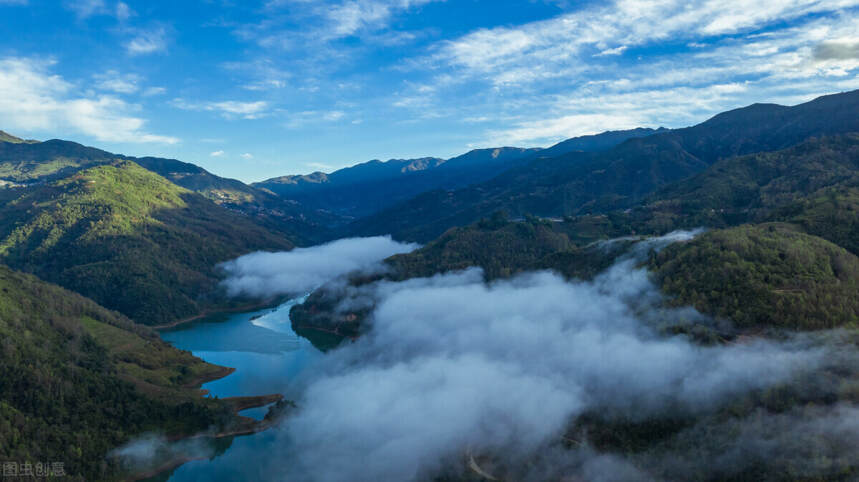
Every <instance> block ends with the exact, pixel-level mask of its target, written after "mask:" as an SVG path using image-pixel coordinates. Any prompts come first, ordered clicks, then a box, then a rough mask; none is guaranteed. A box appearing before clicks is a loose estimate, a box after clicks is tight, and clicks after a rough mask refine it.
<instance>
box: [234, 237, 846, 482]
mask: <svg viewBox="0 0 859 482" xmlns="http://www.w3.org/2000/svg"><path fill="white" fill-rule="evenodd" d="M689 237H691V233H674V236H673V237H670V238H666V239H663V240H656V241H653V240H651V241H648V242H646V243H648V244H649V245H650V246H651V247H654V246H658V245H664V244H665V243H667V242H669V241H671V240H672V239H689ZM654 243H655V244H654ZM361 245H362V242H359V241H358V240H356V241H354V242H353V246H352V248H354V249H355V250H358V251H360V249H361V247H362V246H361ZM296 251H298V250H296ZM641 251H642V253H643V254H644V255H646V254H647V253H646V250H643V249H642V250H641ZM312 254H313V255H312V256H311V253H309V252H295V253H294V257H293V258H292V259H290V262H289V263H287V264H283V265H281V266H277V264H276V263H271V262H270V261H276V259H266V258H260V259H258V260H256V262H255V263H254V266H251V265H250V264H246V265H245V267H246V268H247V272H246V273H245V275H248V274H250V273H251V272H258V273H262V274H263V276H261V279H260V280H259V282H258V283H253V284H251V285H250V286H253V287H254V291H251V292H253V293H257V294H262V293H268V294H271V293H273V292H274V293H278V292H284V291H289V290H282V289H281V287H283V286H287V287H289V286H292V284H293V283H299V287H297V288H292V290H293V291H301V288H304V287H306V286H312V284H313V283H312V282H302V281H301V280H302V279H304V278H311V279H314V280H318V279H319V278H329V277H330V275H331V274H332V273H330V272H329V271H328V270H329V265H328V263H325V262H323V258H322V256H321V255H322V253H312ZM305 257H306V258H307V259H304V258H305ZM638 261H639V260H635V259H631V258H626V259H622V260H620V261H618V262H617V263H616V264H615V265H614V266H613V267H611V268H610V269H609V270H607V271H606V272H605V273H603V274H601V275H600V276H598V277H597V278H596V279H595V280H594V281H592V282H568V281H566V280H564V279H563V278H561V277H560V276H558V275H555V274H552V273H547V272H540V273H529V274H524V275H521V276H518V277H515V278H513V279H508V280H500V281H496V282H493V283H490V284H487V283H485V282H484V279H483V274H482V273H481V272H480V270H477V269H470V270H466V271H463V272H457V273H446V274H441V275H437V276H434V277H432V278H423V279H411V280H407V281H404V282H385V281H383V282H379V283H375V284H371V285H369V286H368V285H365V286H364V287H362V288H352V289H349V288H344V289H343V291H344V292H345V293H346V301H345V302H344V303H343V304H341V307H343V309H344V310H346V311H352V310H354V309H360V308H368V309H369V310H370V315H369V317H368V321H367V324H366V326H365V328H366V329H367V332H366V333H365V334H363V335H362V336H361V337H360V338H358V339H357V340H356V341H354V342H352V343H347V344H344V345H343V346H341V347H340V348H338V349H337V350H334V351H332V352H330V353H328V354H327V355H326V356H325V357H324V358H323V359H321V360H320V361H319V362H318V363H317V364H315V365H314V366H313V370H307V372H308V376H306V377H304V378H303V379H300V380H297V381H293V385H294V386H291V387H290V388H291V389H292V390H293V391H294V392H296V397H295V401H296V403H297V404H298V408H297V409H296V410H295V411H294V412H292V413H291V414H290V417H289V419H288V420H287V421H286V422H285V423H284V424H283V425H282V426H281V427H280V428H279V429H278V431H277V432H275V434H277V435H279V436H280V438H279V441H280V442H281V443H282V446H280V447H277V449H276V450H277V452H276V453H278V455H279V457H280V458H279V459H278V463H280V464H283V465H285V466H288V467H289V470H290V476H292V477H293V478H296V479H301V480H341V479H342V478H343V476H344V474H348V476H349V477H350V478H351V479H352V480H357V481H362V480H367V481H370V480H404V481H405V480H432V479H434V478H435V477H434V476H436V475H438V474H439V472H440V471H442V470H444V469H451V468H454V470H455V468H456V467H458V465H457V464H461V462H458V461H461V460H463V458H464V457H465V456H466V454H476V455H482V454H486V455H490V456H491V455H496V456H497V458H496V460H498V461H499V462H500V464H501V465H504V464H506V465H507V466H508V467H516V466H520V467H525V466H531V465H532V464H533V463H535V462H536V461H538V460H539V459H540V458H541V457H539V456H535V454H540V455H545V454H546V452H545V449H546V448H547V447H549V446H551V444H552V443H553V442H557V441H559V439H560V437H561V435H563V434H564V430H565V429H566V428H567V426H568V424H569V423H570V422H571V421H572V420H574V419H575V418H576V417H578V416H580V415H582V414H584V413H591V414H598V416H600V417H606V418H607V419H608V420H620V421H624V422H635V421H641V420H644V419H648V418H650V417H659V416H662V415H665V414H670V415H669V416H674V417H680V416H683V415H688V414H696V415H700V414H706V413H708V412H711V411H714V410H718V409H719V408H721V407H722V406H723V405H724V404H725V403H726V402H727V401H729V400H731V399H736V397H737V396H741V395H743V394H746V393H748V392H750V391H753V390H758V389H766V388H769V387H772V386H775V385H779V384H783V383H788V382H790V381H792V380H793V377H794V376H796V375H797V374H800V373H802V374H806V373H809V372H813V371H814V370H817V369H819V368H820V367H821V366H822V365H823V364H824V363H826V362H827V360H828V359H829V358H828V355H829V354H830V353H829V352H828V351H827V350H825V349H822V348H820V347H818V346H814V344H813V343H809V342H808V341H807V340H805V341H803V340H802V339H801V338H799V339H798V340H792V339H789V338H788V339H786V340H785V341H784V342H775V341H766V340H754V341H749V342H747V343H735V344H727V345H710V346H701V345H699V344H696V343H694V342H692V341H691V340H690V339H689V338H687V337H685V336H671V335H666V334H664V333H661V332H660V330H659V329H658V327H657V326H658V325H660V324H662V326H665V325H666V324H667V325H668V326H670V324H671V323H684V322H685V323H688V322H690V320H692V322H699V323H704V324H706V323H707V322H708V320H707V319H706V318H705V317H703V316H702V315H700V314H698V313H696V312H695V311H694V310H692V309H688V308H687V309H679V310H671V309H665V308H664V307H663V306H662V305H661V301H662V299H661V296H660V294H659V292H658V289H657V288H656V287H655V286H654V285H653V284H652V283H651V281H650V279H649V277H648V274H647V272H646V271H645V270H643V269H638V268H636V263H637V262H638ZM334 264H338V263H336V262H335V263H334ZM277 276H281V277H283V278H284V281H276V277H277ZM339 286H341V287H342V285H339ZM256 290H259V291H256ZM368 300H371V301H372V303H370V304H367V303H366V302H367V301H368ZM683 320H686V321H683ZM832 351H833V352H835V349H833V350H832ZM853 351H855V348H854V349H853ZM853 433H855V432H852V431H851V434H853ZM582 436H583V437H586V436H587V435H586V434H584V435H582ZM584 442H585V445H586V446H587V440H585V441H584ZM566 453H567V454H568V455H567V456H568V457H569V456H575V454H576V453H578V451H567V452H566ZM699 455H700V454H699ZM700 466H701V465H700V463H699V465H698V467H700ZM551 468H552V469H553V470H554V471H555V472H557V471H560V470H565V469H567V467H566V466H565V465H561V464H559V465H556V466H554V467H551ZM447 473H450V472H447ZM568 475H574V474H568ZM504 478H505V480H522V479H526V478H525V477H517V476H513V475H511V476H510V477H504ZM559 478H560V477H557V476H554V474H553V476H547V475H546V474H544V475H543V477H532V478H527V480H558V479H559ZM584 479H586V480H627V479H623V478H620V479H615V478H611V477H609V478H608V479H599V478H597V479H594V478H592V477H585V478H584Z"/></svg>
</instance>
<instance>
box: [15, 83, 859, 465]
mask: <svg viewBox="0 0 859 482" xmlns="http://www.w3.org/2000/svg"><path fill="white" fill-rule="evenodd" d="M857 99H859V94H857V91H852V92H846V93H841V94H834V95H827V96H824V97H820V98H818V99H816V100H813V101H811V102H807V103H803V104H799V105H796V106H792V107H784V106H778V105H773V104H755V105H752V106H749V107H745V108H741V109H737V110H732V111H729V112H725V113H723V114H719V115H717V116H715V117H712V118H711V119H709V120H706V121H705V122H702V123H700V124H697V125H695V126H692V127H688V128H680V129H663V128H660V129H633V130H626V131H608V132H605V133H603V134H598V135H594V136H584V137H578V138H572V139H569V140H566V141H563V142H561V143H558V144H556V145H554V146H550V147H547V148H544V149H538V148H515V147H498V148H490V149H478V150H472V151H470V152H468V153H466V154H463V155H460V156H454V157H451V158H448V159H442V158H437V157H427V158H418V159H409V160H390V161H387V162H381V161H370V162H367V163H363V164H358V165H356V166H354V167H351V168H346V169H342V170H337V171H334V172H331V173H327V174H325V173H313V174H310V175H303V176H297V175H293V176H282V177H277V178H272V179H269V180H267V181H262V182H258V183H253V184H245V183H243V182H241V181H238V180H232V179H226V178H221V177H218V176H216V175H214V174H211V173H209V172H208V171H206V170H204V169H202V168H200V167H198V166H196V165H194V164H189V163H185V162H181V161H177V160H172V159H166V158H154V157H139V158H137V157H130V156H123V155H118V154H112V153H109V152H107V151H103V150H100V149H97V148H92V147H86V146H83V145H81V144H77V143H74V142H71V141H61V140H49V141H44V142H41V141H35V140H23V139H21V138H18V137H15V136H14V135H12V134H7V133H5V132H0V181H3V185H2V187H0V263H2V267H0V288H2V292H0V334H2V336H3V338H2V350H0V356H2V362H3V366H4V371H3V375H2V380H0V415H2V416H0V441H2V442H3V443H2V444H0V459H10V460H13V459H14V460H18V459H20V460H30V459H32V460H35V459H39V460H53V459H58V460H59V459H62V460H64V461H65V470H66V472H67V474H68V475H69V477H70V478H72V480H118V479H121V478H123V477H142V476H147V477H149V476H153V477H156V479H153V480H176V481H183V480H201V479H207V480H250V479H252V478H266V477H268V476H269V475H270V474H272V473H273V472H272V471H280V472H276V473H277V474H279V475H278V476H272V478H277V479H280V478H288V476H289V475H292V476H295V477H301V476H307V477H309V478H312V479H313V478H318V479H321V480H331V479H336V478H337V474H342V473H344V471H347V472H348V471H350V470H355V469H354V468H353V467H354V466H355V465H356V463H357V462H358V461H362V460H363V459H366V462H367V465H366V466H365V467H363V468H362V470H366V474H367V475H366V477H372V478H380V479H384V478H387V479H391V480H393V479H397V480H399V479H415V478H418V475H420V476H424V475H426V474H431V476H432V477H435V478H437V479H438V480H485V479H489V478H491V477H496V476H498V477H499V478H504V479H511V480H513V479H515V480H519V479H529V478H531V479H534V478H537V479H539V478H540V476H539V475H535V474H544V473H549V474H552V475H557V472H556V471H557V470H561V468H569V470H570V471H571V472H572V473H580V472H581V471H583V470H585V469H586V468H587V467H589V466H590V465H589V464H595V463H598V462H599V461H604V460H606V459H611V460H612V463H611V471H615V470H617V471H619V472H617V474H621V475H618V477H620V478H621V479H625V478H626V477H624V476H623V474H635V477H639V478H643V479H647V478H655V479H666V480H678V479H696V480H751V479H755V480H850V478H851V477H855V476H856V475H857V473H859V472H857V471H859V460H857V459H856V457H855V454H856V453H859V452H854V451H851V450H852V448H853V447H854V446H855V442H856V440H857V439H856V438H854V436H855V435H859V432H853V431H851V430H852V429H850V428H848V429H845V430H835V429H830V428H829V427H830V426H831V425H832V426H834V425H835V424H837V423H847V422H849V421H850V420H851V419H852V417H853V415H854V414H855V410H856V406H857V404H859V398H857V394H859V389H857V387H859V379H857V376H856V374H857V373H859V370H857V367H859V350H857V339H856V330H857V327H859V302H857V300H859V258H857V256H859V245H857V242H856V239H857V236H859V232H857V229H859V217H857V216H859V211H857V210H859V203H857V199H859V194H857V193H859V137H857V135H859V134H857V132H859V115H857V112H859V109H857V108H858V107H859V104H857V102H859V100H857ZM385 235H390V236H389V237H384V236H385ZM371 236H375V237H371ZM341 238H348V239H341ZM410 242H418V243H421V244H420V245H418V244H409V243H410ZM153 327H154V328H157V329H158V331H154V330H153ZM607 360H614V361H613V362H612V363H615V364H616V365H613V364H612V363H607ZM736 360H740V362H738V364H735V363H734V361H736ZM532 361H533V363H532ZM530 396H533V397H535V398H534V399H531V398H529V397H530ZM534 400H536V402H535V401H534ZM542 403H545V404H546V406H545V407H542V406H540V404H542ZM272 407H273V408H272ZM248 409H250V410H248ZM266 413H268V414H269V415H266ZM487 414H490V415H487ZM430 419H433V420H436V419H437V420H439V422H438V424H437V425H432V424H428V423H427V420H430ZM771 427H782V428H783V431H782V432H781V433H776V432H774V431H773V430H772V429H771ZM791 427H805V429H806V433H805V434H804V435H803V434H795V433H793V431H792V430H791ZM380 434H382V435H380ZM791 437H794V439H795V440H799V441H800V442H792V441H791ZM197 439H199V442H200V443H199V444H198V443H197V442H198V440H197ZM391 440H393V441H396V443H393V442H391ZM747 440H749V441H752V442H750V443H751V444H752V447H753V449H750V450H749V451H748V453H746V454H742V455H740V454H736V453H733V452H730V450H729V449H730V447H735V446H740V445H741V443H745V441H747ZM764 446H766V447H776V449H774V450H776V451H778V453H779V457H781V458H777V457H776V458H772V457H771V455H772V453H771V452H767V451H766V450H764V449H762V448H761V447H764ZM402 447H406V448H408V450H407V449H405V448H402ZM726 447H727V448H726ZM401 450H402V452H403V456H402V457H399V458H398V457H397V456H396V455H397V454H400V453H401V452H400V451H401ZM729 452H730V453H729ZM272 453H279V454H289V455H284V461H285V462H284V463H286V464H287V466H281V467H277V466H275V464H273V463H271V462H270V460H269V459H270V457H271V454H272ZM117 454H118V455H117ZM141 454H142V455H141ZM726 457H727V458H730V457H734V459H735V460H736V464H735V465H734V466H732V467H730V468H723V469H722V472H719V473H718V474H716V475H713V474H705V473H703V472H702V469H701V463H702V462H700V461H706V463H711V462H712V463H715V461H718V460H722V459H724V458H726ZM799 459H803V460H806V461H807V464H805V465H803V466H801V467H800V466H796V465H792V464H791V463H789V462H790V461H792V460H799ZM672 460H673V461H674V462H670V461H672ZM696 460H697V461H699V462H696ZM606 470H609V469H606ZM611 471H609V472H611ZM609 472H607V473H609ZM611 473H614V472H611Z"/></svg>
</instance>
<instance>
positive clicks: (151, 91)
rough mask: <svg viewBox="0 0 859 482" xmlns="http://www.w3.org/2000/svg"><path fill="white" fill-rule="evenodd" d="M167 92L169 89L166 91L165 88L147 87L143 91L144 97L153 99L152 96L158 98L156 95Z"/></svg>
mask: <svg viewBox="0 0 859 482" xmlns="http://www.w3.org/2000/svg"><path fill="white" fill-rule="evenodd" d="M166 92H167V89H165V88H164V87H147V88H146V89H145V90H144V91H143V96H144V97H152V96H156V95H162V94H164V93H166Z"/></svg>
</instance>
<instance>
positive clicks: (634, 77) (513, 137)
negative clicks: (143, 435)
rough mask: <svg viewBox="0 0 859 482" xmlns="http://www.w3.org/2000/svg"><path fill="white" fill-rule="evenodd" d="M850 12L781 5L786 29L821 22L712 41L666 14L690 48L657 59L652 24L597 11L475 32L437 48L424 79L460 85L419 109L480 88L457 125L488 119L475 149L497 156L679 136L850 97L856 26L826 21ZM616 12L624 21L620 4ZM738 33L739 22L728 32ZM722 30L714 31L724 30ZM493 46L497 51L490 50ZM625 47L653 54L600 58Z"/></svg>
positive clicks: (697, 6) (657, 37) (858, 82)
mask: <svg viewBox="0 0 859 482" xmlns="http://www.w3.org/2000/svg"><path fill="white" fill-rule="evenodd" d="M711 3H712V2H703V3H701V2H699V3H693V4H690V5H689V7H688V9H689V10H690V12H693V13H694V14H695V15H696V16H697V15H705V14H709V12H710V10H708V9H709V8H711V7H712V5H711ZM856 3H857V2H855V1H847V2H832V1H829V2H826V1H823V2H814V3H809V2H787V3H784V2H782V3H781V4H779V5H781V7H780V8H782V10H779V12H781V13H783V18H784V19H785V20H789V19H790V18H795V17H797V16H800V15H802V14H804V13H807V12H810V11H815V12H817V13H821V12H830V13H828V14H825V15H823V14H819V15H812V16H808V17H803V18H802V19H800V20H797V21H796V22H794V23H793V24H789V25H788V26H784V25H778V26H776V27H773V28H770V29H768V30H767V31H765V32H763V33H754V34H751V33H744V34H742V35H738V36H729V37H726V38H716V39H714V38H712V37H708V36H707V35H708V34H705V33H702V32H703V29H704V28H703V27H701V28H698V27H700V26H701V25H704V24H703V23H701V22H704V19H700V20H699V21H698V23H696V22H691V23H690V24H689V28H688V29H687V30H683V29H682V25H680V24H679V23H678V21H677V19H675V18H674V16H676V15H681V14H682V15H686V14H688V13H689V12H686V13H683V12H684V11H685V10H683V9H676V10H677V11H672V12H673V13H670V14H668V16H667V19H666V22H667V26H668V28H669V31H670V29H671V28H675V27H676V28H677V29H678V30H677V35H679V36H680V37H681V38H686V39H687V41H686V43H693V44H695V45H694V46H692V47H688V50H683V49H681V50H679V51H677V50H673V49H672V51H671V52H669V53H664V52H661V51H660V45H661V42H662V40H663V37H662V36H661V34H660V33H659V32H658V28H657V25H661V24H660V23H659V22H657V23H656V24H654V25H653V26H652V28H651V27H647V26H642V25H638V24H636V25H632V26H631V25H626V24H627V23H628V22H625V21H622V19H620V18H618V15H619V14H618V15H614V14H612V12H611V11H610V10H611V8H608V7H606V8H605V9H603V8H602V7H599V8H596V9H589V10H585V11H583V12H577V13H574V14H569V15H566V16H562V17H560V18H559V19H553V20H549V21H544V22H536V23H533V24H527V25H525V26H522V27H518V28H503V29H496V30H484V31H478V32H475V33H473V34H469V35H467V36H465V37H463V38H461V39H458V40H455V41H453V42H448V43H444V44H441V45H440V46H439V47H437V48H438V50H437V51H436V55H435V60H436V61H441V62H442V64H441V65H442V66H441V67H440V66H439V64H436V65H435V68H453V69H454V72H459V73H460V74H461V75H460V76H459V77H454V78H458V79H460V83H459V86H455V88H451V89H443V88H442V89H438V92H437V93H436V94H435V95H434V97H433V98H428V97H425V98H423V99H421V100H422V101H423V104H422V105H421V108H422V109H432V110H433V111H442V109H443V108H444V105H445V103H446V102H450V101H451V100H452V99H451V98H450V97H448V96H449V95H450V94H451V93H455V92H458V91H459V90H458V89H459V88H460V87H461V86H462V85H469V87H470V88H472V89H475V87H474V86H473V84H477V85H480V84H481V83H485V84H488V86H489V88H488V89H484V90H480V89H479V88H478V89H477V92H480V93H479V94H478V95H476V96H474V97H472V102H471V103H470V104H469V105H466V106H460V107H459V109H458V110H459V112H458V113H457V115H458V116H459V118H461V119H467V118H470V117H480V116H485V115H486V114H487V113H491V114H492V118H493V119H496V120H497V122H498V123H499V124H501V125H502V126H501V127H497V126H496V127H492V128H489V129H488V130H487V131H486V132H484V135H483V138H482V139H481V140H480V141H479V142H476V143H475V144H474V145H497V144H514V143H520V144H547V143H550V142H554V141H557V140H560V139H563V138H567V137H572V136H575V135H581V134H589V133H595V132H600V131H604V130H609V129H617V128H622V127H632V126H646V127H658V126H668V127H681V126H685V125H690V124H694V123H697V122H700V121H701V120H703V119H706V118H707V117H709V116H711V115H713V114H716V113H718V112H720V111H724V110H728V109H733V108H737V107H741V106H743V105H747V104H750V103H753V102H776V103H783V104H795V103H798V102H803V101H807V100H810V99H811V98H813V97H815V96H818V95H822V94H826V93H833V92H838V91H843V90H852V89H856V88H859V75H857V74H859V56H854V50H853V49H854V48H855V45H857V44H859V42H857V39H856V34H855V32H857V31H859V16H858V15H855V14H853V13H850V12H835V13H832V10H834V9H837V8H838V7H839V6H851V5H854V4H856ZM618 5H620V6H619V7H618V9H619V10H618V11H619V12H623V11H624V10H623V8H626V7H623V6H624V5H626V6H627V7H628V6H629V3H628V2H620V3H619V4H618ZM666 5H668V6H670V5H675V2H668V1H665V2H656V3H655V4H654V5H653V7H654V8H655V11H662V10H660V9H664V8H665V7H666ZM750 14H751V17H750V18H753V19H758V20H756V21H755V22H757V23H754V25H756V26H760V25H762V24H763V23H764V22H767V21H771V20H773V19H775V18H776V17H774V16H772V15H774V14H772V12H771V11H770V14H772V15H770V14H767V15H765V14H764V12H763V10H762V11H760V12H757V13H756V12H755V11H753V12H750ZM642 15H653V12H650V13H645V14H642ZM591 17H593V18H596V19H597V20H599V22H597V24H596V25H599V24H600V22H602V24H604V25H609V24H611V25H612V27H611V28H605V29H596V27H595V26H594V25H593V24H588V25H584V24H583V22H584V20H583V19H588V18H591ZM696 18H697V17H696ZM709 18H710V19H712V18H715V17H713V16H710V17H709ZM562 20H565V21H566V23H565V22H564V21H562ZM609 20H610V21H609ZM708 21H709V20H708ZM612 22H615V23H612ZM567 23H570V24H571V25H572V24H575V26H576V28H573V26H570V25H567ZM675 24H676V25H675ZM747 24H748V22H746V21H745V20H744V21H743V22H741V24H738V25H747ZM565 25H566V27H564V26H565ZM672 25H675V27H672ZM707 25H709V23H708V24H707ZM725 25H726V24H725V23H724V22H723V23H722V27H721V28H725V29H727V27H726V26H725ZM562 27H564V28H566V30H564V28H562ZM621 27H623V28H621ZM750 28H751V27H750ZM582 29H584V30H582ZM592 30H594V32H596V33H599V35H597V34H596V33H594V32H591V31H592ZM737 30H741V28H740V27H737ZM588 32H591V33H590V34H589V33H588ZM572 35H579V36H580V38H576V39H572V38H570V36H572ZM672 38H674V40H676V37H672ZM636 39H637V40H636ZM674 40H672V41H674ZM688 40H695V42H689V41H688ZM499 42H500V43H502V44H504V45H501V46H499V47H493V46H494V45H495V44H496V43H499ZM636 42H638V43H637V44H636ZM634 45H639V46H642V45H645V47H644V48H645V49H646V48H652V49H653V50H652V51H642V53H641V54H640V55H638V56H637V58H635V59H634V60H632V59H631V57H632V56H631V55H624V56H623V57H625V58H621V57H620V56H617V55H607V53H609V52H612V51H613V50H617V49H620V48H621V47H627V50H624V51H623V53H624V54H628V53H629V49H632V48H633V46H634ZM616 46H617V47H616ZM483 53H485V55H483ZM466 82H470V83H471V84H465V83H466ZM439 85H441V84H439ZM415 100H417V98H415ZM415 100H412V102H414V101H415ZM406 101H409V100H408V99H406Z"/></svg>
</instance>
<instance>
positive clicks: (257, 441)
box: [151, 298, 323, 481]
mask: <svg viewBox="0 0 859 482" xmlns="http://www.w3.org/2000/svg"><path fill="white" fill-rule="evenodd" d="M303 301H304V298H298V299H294V300H290V301H287V302H286V303H283V304H281V305H280V306H278V307H277V308H268V309H265V310H257V311H252V312H247V313H239V314H223V315H214V316H212V317H209V318H206V319H203V320H200V321H196V322H193V323H188V324H185V325H181V326H179V327H177V328H174V329H172V330H167V331H163V332H162V333H161V337H162V338H163V339H164V340H166V341H168V342H170V343H172V344H173V345H174V346H175V347H177V348H182V349H185V350H189V351H191V352H193V353H194V355H196V356H198V357H200V358H202V359H204V360H206V361H207V362H210V363H214V364H216V365H222V366H227V367H233V368H235V369H236V371H235V373H233V374H232V375H229V376H227V377H225V378H222V379H220V380H215V381H213V382H209V383H206V384H205V385H203V388H205V389H207V390H209V392H210V393H211V394H212V395H217V396H218V397H234V396H245V395H266V394H270V393H281V394H283V395H284V396H285V397H286V398H287V399H291V398H294V395H296V394H295V393H293V390H294V389H293V388H292V384H291V381H292V380H294V379H295V377H296V376H297V375H298V374H299V373H301V372H302V371H303V370H304V369H305V368H306V367H308V366H309V365H311V364H312V363H313V362H314V361H316V360H318V359H319V358H321V357H322V356H323V354H322V352H320V351H319V350H317V349H316V348H315V347H314V346H313V345H312V344H311V343H310V341H309V340H307V339H305V338H302V337H300V336H298V335H296V334H295V332H293V331H292V327H291V323H290V320H289V309H290V308H291V307H292V306H293V305H295V304H297V303H301V302H303ZM267 410H268V409H267V408H266V407H262V408H252V409H248V410H244V411H242V412H241V414H242V415H245V416H248V417H253V418H256V419H261V418H262V417H263V416H264V415H265V413H266V411H267ZM276 439H277V433H276V431H275V430H267V431H264V432H261V433H258V434H253V435H245V436H240V437H230V438H227V439H219V440H218V441H217V442H216V445H217V448H216V450H215V455H213V456H212V458H210V459H207V460H195V461H192V462H188V463H186V464H184V465H182V466H181V467H178V468H177V469H175V470H173V471H172V472H170V473H165V474H161V475H160V476H158V477H156V478H153V479H151V480H170V481H198V480H207V481H220V480H223V481H236V480H260V478H263V479H267V480H271V479H279V478H283V477H284V476H285V475H286V474H284V473H281V474H268V476H266V474H265V472H261V471H267V470H271V467H272V463H271V461H272V458H273V457H274V458H276V455H275V454H274V453H273V450H274V449H273V446H274V444H275V442H276Z"/></svg>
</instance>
